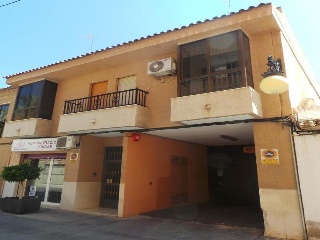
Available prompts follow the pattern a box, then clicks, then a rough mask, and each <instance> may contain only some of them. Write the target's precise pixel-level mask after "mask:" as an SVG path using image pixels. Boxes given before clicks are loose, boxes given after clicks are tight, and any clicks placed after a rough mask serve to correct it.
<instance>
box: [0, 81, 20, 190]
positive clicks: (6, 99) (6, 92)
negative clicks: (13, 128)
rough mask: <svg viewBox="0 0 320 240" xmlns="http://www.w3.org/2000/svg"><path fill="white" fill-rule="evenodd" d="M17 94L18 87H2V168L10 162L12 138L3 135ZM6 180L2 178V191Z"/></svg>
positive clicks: (0, 144)
mask: <svg viewBox="0 0 320 240" xmlns="http://www.w3.org/2000/svg"><path fill="white" fill-rule="evenodd" d="M16 95H17V88H14V87H8V88H3V89H0V136H1V137H0V156H1V158H0V169H1V170H2V168H3V167H4V166H7V165H8V164H9V160H10V154H11V143H12V139H10V138H4V137H2V133H3V128H4V125H5V122H6V120H8V119H11V117H12V111H13V106H14V103H15V99H16ZM3 187H4V182H3V180H2V179H1V178H0V193H1V192H2V189H3Z"/></svg>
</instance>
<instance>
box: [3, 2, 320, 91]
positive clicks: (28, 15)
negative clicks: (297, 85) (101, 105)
mask: <svg viewBox="0 0 320 240" xmlns="http://www.w3.org/2000/svg"><path fill="white" fill-rule="evenodd" d="M13 1H15V0H0V6H1V5H4V4H7V3H10V2H13ZM228 2H229V1H228V0H161V1H152V0H131V1H130V0H114V1H112V0H20V1H18V2H16V3H13V4H10V5H7V6H3V7H0V33H1V34H0V77H1V78H0V87H5V86H6V85H5V79H4V78H3V77H4V76H7V75H11V74H14V73H19V72H22V71H26V70H30V69H33V68H37V67H41V66H45V65H48V64H51V63H54V62H58V61H61V60H65V59H68V58H72V57H75V56H78V55H82V54H84V53H87V52H91V48H92V50H93V51H95V50H98V49H102V48H106V47H109V46H113V45H117V44H118V43H123V42H126V41H130V40H134V39H136V38H140V37H144V36H147V35H151V34H154V33H159V32H161V31H166V30H169V29H174V28H176V27H181V26H183V25H188V24H189V23H195V22H197V21H203V20H205V19H212V18H213V17H215V16H218V17H219V16H221V15H223V14H228V10H229V7H228V5H229V3H228ZM230 2H231V7H230V11H231V12H237V11H239V10H240V9H247V8H248V7H250V6H257V5H259V3H262V2H263V1H261V0H230ZM267 2H270V1H267ZM263 3H265V2H263ZM272 3H273V4H274V5H275V6H277V7H278V6H281V7H282V9H283V11H284V13H285V14H286V16H287V18H288V20H289V22H290V24H291V27H292V28H293V30H294V32H295V35H296V37H297V39H298V41H299V43H300V45H301V47H302V50H303V52H304V53H305V56H306V57H307V59H308V62H309V63H310V64H311V67H312V69H313V71H314V72H315V74H316V76H317V79H318V80H320V68H318V69H317V65H316V64H317V61H318V55H319V52H320V51H319V50H318V47H316V44H318V39H320V31H319V27H318V25H319V23H320V14H318V11H319V6H320V1H319V0H304V1H302V0H274V1H272ZM92 36H93V44H92Z"/></svg>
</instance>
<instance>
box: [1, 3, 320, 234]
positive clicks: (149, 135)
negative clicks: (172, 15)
mask: <svg viewBox="0 0 320 240" xmlns="http://www.w3.org/2000/svg"><path fill="white" fill-rule="evenodd" d="M269 55H272V56H273V57H274V58H275V59H278V58H279V59H281V62H282V70H283V71H284V73H285V76H286V77H287V78H288V79H290V88H289V90H288V91H286V92H284V93H282V94H275V95H271V94H266V93H263V92H262V91H261V89H260V87H259V86H260V82H261V80H262V76H261V74H262V73H263V72H266V70H267V67H266V59H267V57H268V56H269ZM7 84H9V85H12V86H14V87H17V88H19V92H18V93H17V100H16V104H15V107H14V113H13V115H12V118H11V121H7V122H6V125H5V128H4V133H3V136H4V137H7V138H12V139H14V140H13V144H12V152H11V156H10V164H11V165H12V164H17V163H19V162H21V161H31V162H34V163H36V164H38V165H39V166H41V167H42V168H43V169H44V170H43V172H42V175H41V179H40V180H36V181H33V182H29V183H28V186H36V192H37V195H38V197H40V198H41V199H42V200H43V205H56V206H59V207H60V208H61V209H65V210H79V209H89V208H97V207H107V208H116V209H117V211H118V216H119V217H129V216H134V215H137V214H140V213H144V212H149V211H152V210H157V209H162V208H167V207H171V206H174V205H177V204H182V203H186V202H187V203H195V204H201V203H208V202H209V203H213V204H217V205H219V204H221V203H223V204H230V205H235V204H236V205H237V204H238V205H249V206H253V207H257V208H259V209H262V211H263V218H264V228H265V235H266V236H273V237H280V238H288V239H303V238H306V236H307V234H309V237H310V238H311V237H314V238H316V237H318V238H319V236H320V234H319V232H318V231H316V230H314V229H313V228H318V226H319V225H317V224H319V222H317V221H318V220H315V221H313V223H312V225H310V224H309V225H308V221H305V211H304V208H303V206H304V205H303V202H302V200H303V199H302V198H301V191H300V183H299V181H298V179H299V178H298V174H297V164H296V158H295V156H296V154H295V151H294V148H293V141H292V140H293V138H292V130H293V129H292V128H291V125H290V124H291V122H292V120H291V119H293V118H292V116H293V115H292V114H293V113H295V112H294V108H296V107H297V106H298V105H299V104H300V103H301V102H302V101H303V100H304V99H305V98H311V99H319V86H318V83H317V81H316V79H315V78H314V77H313V76H312V74H311V73H310V72H309V71H308V66H307V64H306V61H305V60H304V57H303V54H302V53H301V50H300V48H299V45H298V44H297V43H296V41H295V38H294V36H293V34H292V32H291V30H290V26H289V25H288V23H287V20H286V19H285V17H284V15H283V14H282V12H281V9H277V8H275V7H274V6H273V5H272V4H260V5H259V6H258V7H250V8H249V9H247V10H244V11H241V12H238V13H235V14H232V15H230V16H222V17H218V18H213V19H212V20H208V21H204V22H198V23H196V24H190V25H189V26H185V27H181V28H179V29H175V30H172V31H167V32H165V33H160V34H155V35H153V36H148V37H144V38H141V39H137V40H134V41H132V42H127V43H123V44H119V45H117V46H114V47H110V48H106V49H102V50H99V51H96V52H94V53H90V54H87V55H83V56H78V57H75V58H73V59H69V60H66V61H61V62H57V63H53V64H51V65H48V66H44V67H41V68H37V69H32V70H30V71H26V72H22V73H17V74H14V75H11V76H8V77H7ZM14 189H15V186H14V184H6V185H5V187H4V190H3V196H10V195H12V194H13V192H14ZM308 204H309V203H308ZM312 204H313V203H311V205H312ZM311 205H310V206H311ZM313 219H315V218H313Z"/></svg>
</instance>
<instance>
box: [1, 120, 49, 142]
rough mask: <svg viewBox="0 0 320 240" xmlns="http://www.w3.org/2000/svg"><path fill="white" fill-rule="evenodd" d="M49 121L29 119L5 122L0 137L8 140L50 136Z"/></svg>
mask: <svg viewBox="0 0 320 240" xmlns="http://www.w3.org/2000/svg"><path fill="white" fill-rule="evenodd" d="M51 123H52V121H51V120H46V119H41V118H29V119H23V120H16V121H8V122H6V124H5V126H4V129H3V133H2V137H8V138H35V137H47V136H50V135H51Z"/></svg>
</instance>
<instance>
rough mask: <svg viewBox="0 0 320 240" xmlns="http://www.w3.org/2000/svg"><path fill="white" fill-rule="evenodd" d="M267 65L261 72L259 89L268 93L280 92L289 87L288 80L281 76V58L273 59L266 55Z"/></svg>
mask: <svg viewBox="0 0 320 240" xmlns="http://www.w3.org/2000/svg"><path fill="white" fill-rule="evenodd" d="M267 60H268V63H267V66H268V67H269V69H268V70H267V71H266V72H264V73H263V74H262V76H263V77H264V79H262V81H261V83H260V89H261V90H262V91H263V92H265V93H268V94H280V93H283V92H285V91H287V90H288V89H289V84H288V81H287V79H286V78H285V77H283V72H282V66H281V60H280V59H277V60H274V59H273V57H272V56H268V59H267Z"/></svg>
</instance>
